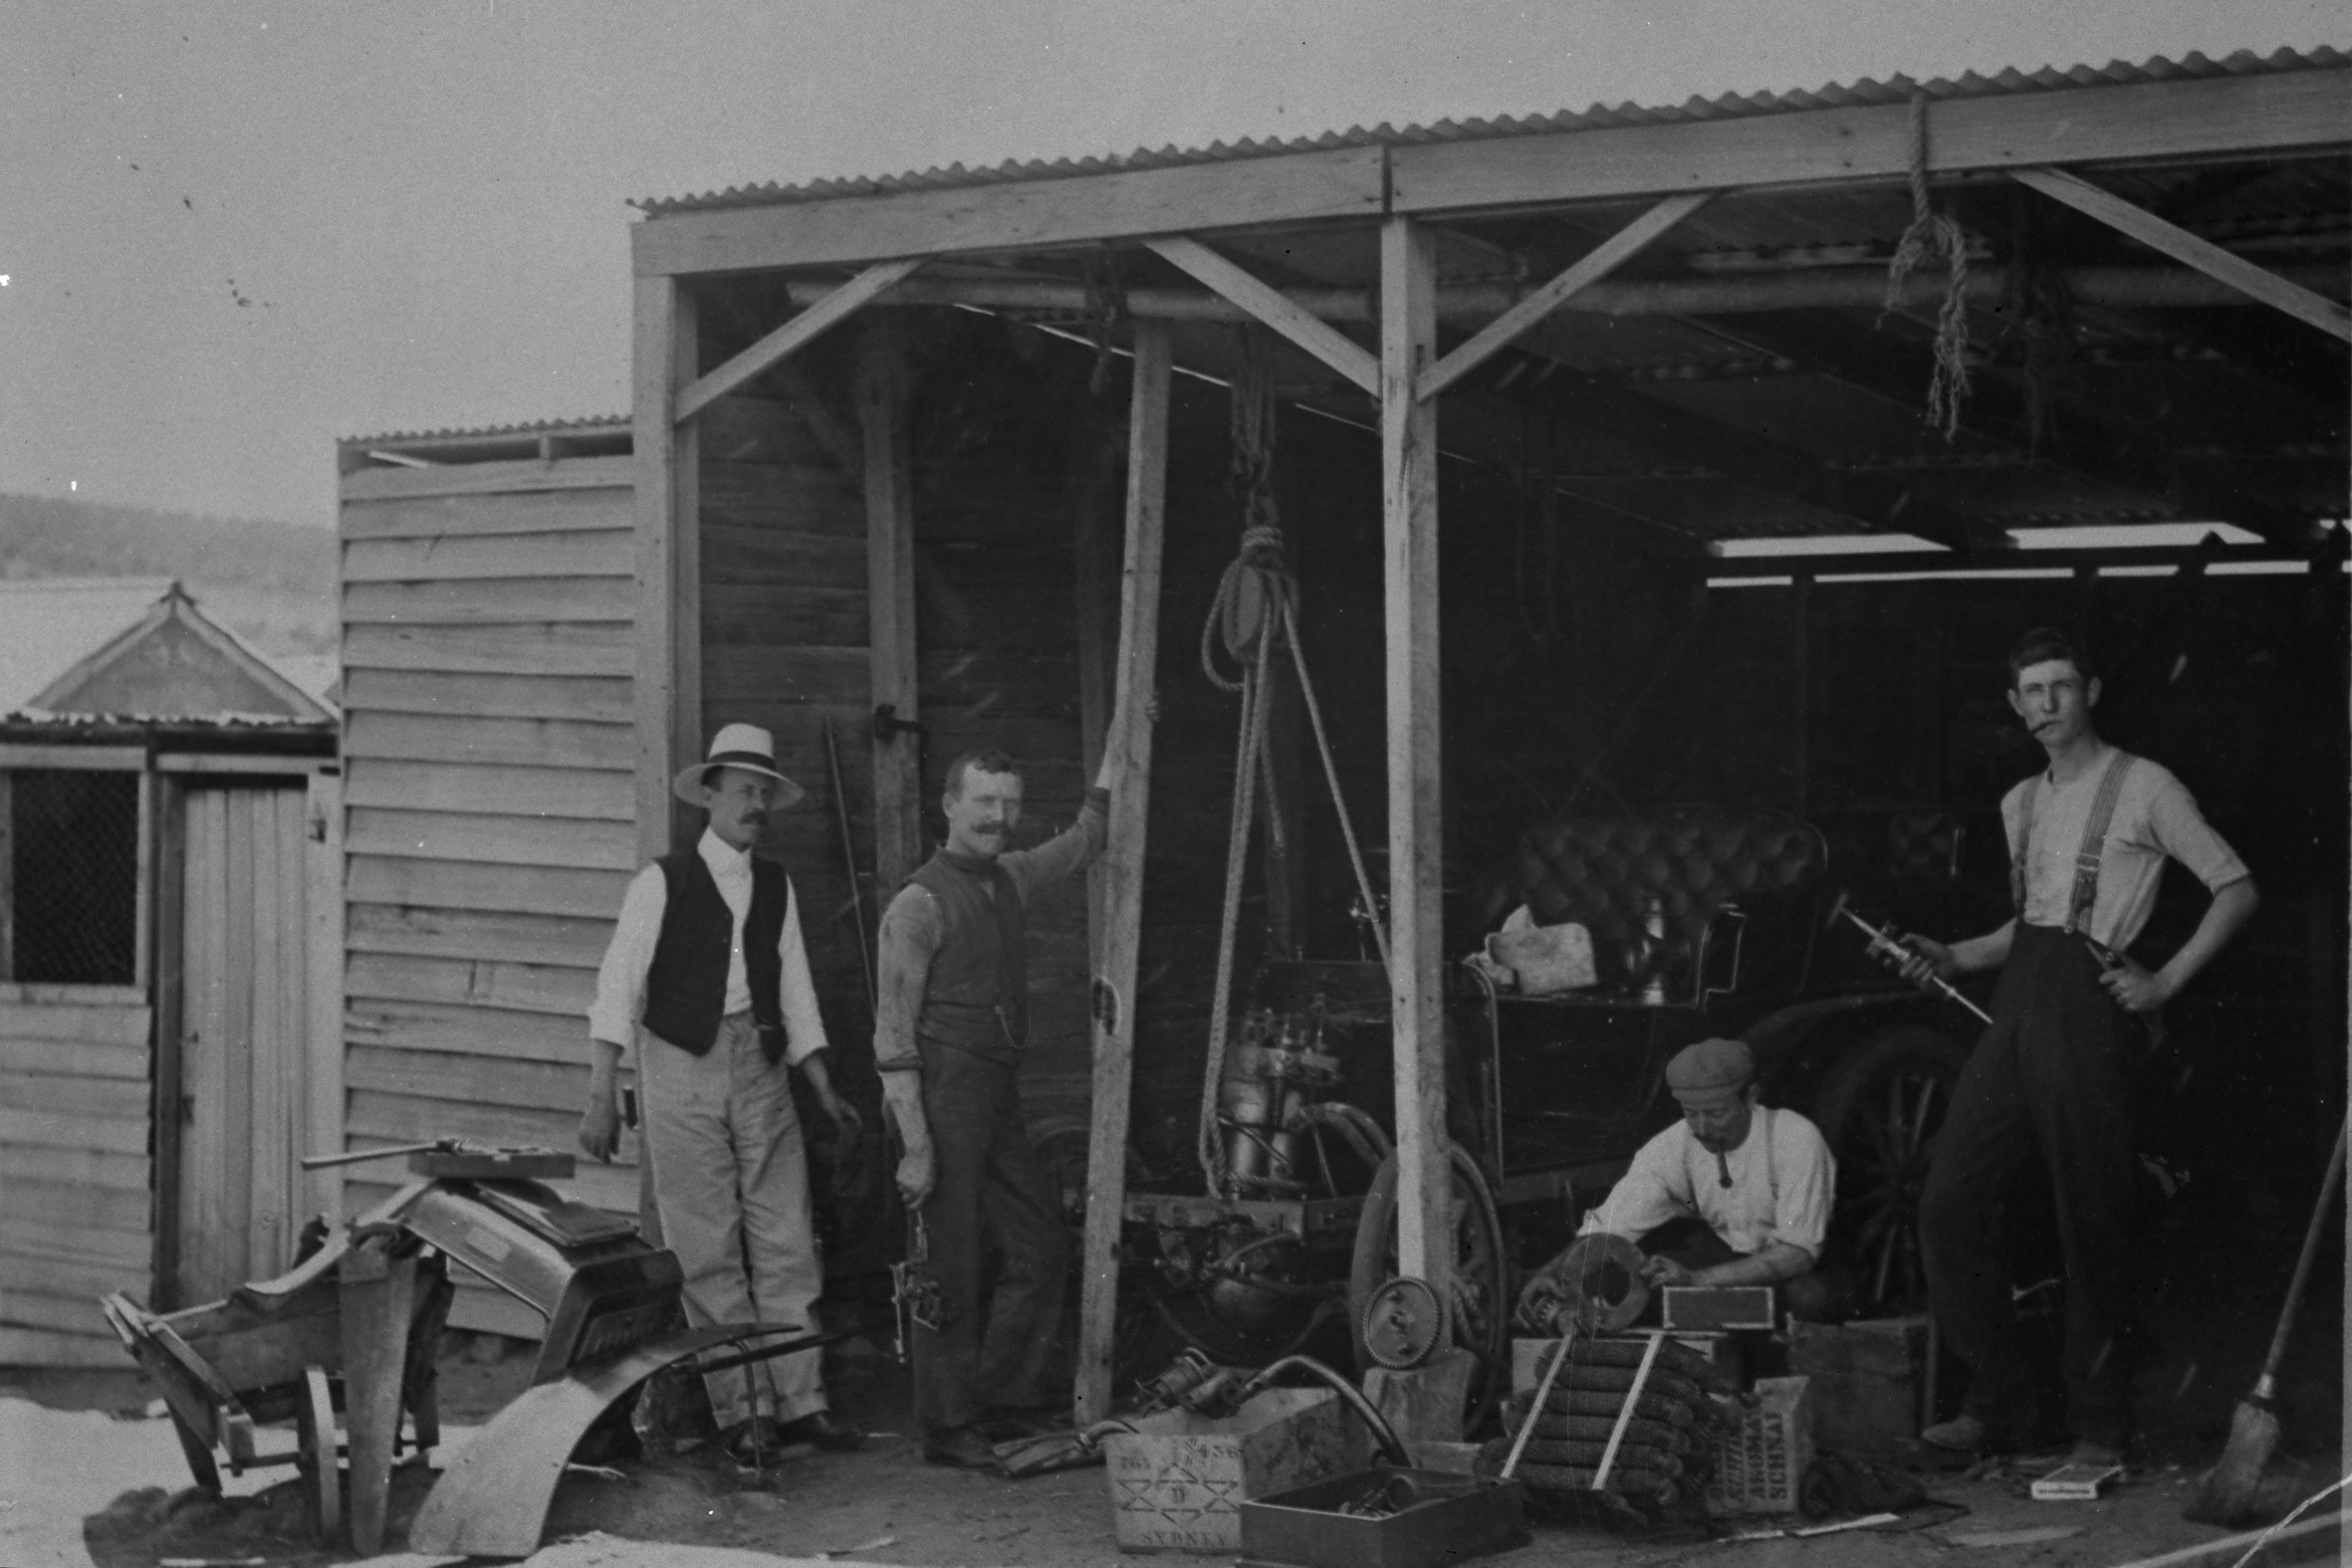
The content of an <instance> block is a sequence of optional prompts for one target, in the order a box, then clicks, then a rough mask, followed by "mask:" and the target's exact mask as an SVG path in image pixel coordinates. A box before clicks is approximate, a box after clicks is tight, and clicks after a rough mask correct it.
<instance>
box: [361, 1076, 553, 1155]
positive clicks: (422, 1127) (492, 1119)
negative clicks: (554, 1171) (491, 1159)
mask: <svg viewBox="0 0 2352 1568" xmlns="http://www.w3.org/2000/svg"><path fill="white" fill-rule="evenodd" d="M351 1128H352V1135H353V1142H354V1147H355V1146H356V1141H357V1140H358V1138H359V1137H360V1136H362V1135H364V1136H366V1137H370V1138H381V1139H384V1140H386V1141H394V1142H396V1141H401V1140H407V1139H416V1138H437V1137H458V1138H480V1139H484V1140H487V1141H489V1142H493V1143H507V1144H514V1143H522V1144H534V1143H535V1144H541V1145H544V1146H546V1147H547V1148H550V1149H561V1148H567V1147H569V1146H570V1145H571V1142H572V1138H573V1135H574V1134H575V1133H577V1132H578V1131H579V1130H580V1108H579V1107H578V1106H570V1107H567V1108H565V1109H563V1110H533V1109H531V1108H530V1107H528V1106H518V1105H469V1104H467V1103H466V1102H464V1101H462V1100H453V1099H444V1098H439V1097H435V1096H431V1095H410V1094H385V1093H382V1092H380V1091H378V1090H374V1089H354V1090H353V1091H352V1121H351Z"/></svg>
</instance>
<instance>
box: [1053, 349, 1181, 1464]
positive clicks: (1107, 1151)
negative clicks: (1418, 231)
mask: <svg viewBox="0 0 2352 1568" xmlns="http://www.w3.org/2000/svg"><path fill="white" fill-rule="evenodd" d="M1169 366H1170V354H1169V347H1168V325H1167V323H1165V322H1157V321H1138V322H1136V324H1135V393H1134V398H1133V401H1132V403H1131V404H1130V406H1129V411H1128V416H1127V418H1128V424H1127V545H1126V560H1125V565H1124V568H1123V569H1122V571H1121V573H1120V577H1119V652H1118V664H1117V674H1116V677H1115V679H1116V682H1117V688H1116V690H1117V696H1116V698H1115V699H1114V701H1115V707H1114V712H1115V714H1116V716H1117V722H1116V725H1115V727H1114V729H1113V731H1112V733H1111V734H1110V735H1109V736H1107V737H1106V738H1105V745H1106V746H1107V747H1109V748H1110V749H1111V750H1112V752H1113V755H1115V756H1116V757H1118V759H1119V761H1120V767H1119V771H1118V785H1117V787H1116V788H1115V789H1114V790H1113V791H1112V793H1111V797H1110V842H1109V845H1108V847H1107V849H1106V850H1105V852H1104V854H1103V857H1102V860H1101V862H1100V864H1099V865H1098V866H1097V868H1096V869H1095V871H1094V873H1093V875H1094V876H1095V877H1097V878H1099V880H1100V884H1101V886H1100V907H1101V908H1102V909H1103V910H1104V911H1105V912H1106V917H1107V919H1106V923H1107V927H1108V929H1107V930H1106V931H1105V932H1104V934H1103V937H1102V941H1101V952H1102V966H1101V968H1100V969H1099V970H1098V971H1097V972H1096V975H1095V979H1094V1006H1093V1014H1094V1018H1093V1033H1094V1093H1093V1113H1092V1118H1091V1122H1092V1125H1091V1127H1090V1129H1089V1131H1088V1134H1087V1140H1086V1237H1085V1247H1084V1255H1083V1259H1082V1262H1083V1266H1084V1268H1085V1276H1084V1296H1083V1299H1082V1302H1081V1304H1080V1306H1079V1317H1078V1367H1077V1387H1076V1405H1077V1420H1078V1424H1079V1425H1080V1426H1084V1425H1086V1424H1088V1423H1091V1422H1096V1421H1100V1420H1102V1419H1103V1418H1104V1417H1106V1416H1108V1415H1109V1414H1110V1401H1111V1386H1110V1357H1111V1348H1112V1337H1113V1330H1114V1329H1115V1327H1116V1325H1117V1321H1118V1293H1119V1275H1118V1242H1119V1223H1120V1220H1121V1218H1122V1217H1123V1215H1124V1213H1125V1211H1126V1207H1127V1105H1128V1090H1129V1087H1130V1085H1131V1082H1132V1079H1133V1074H1134V1061H1135V974H1136V970H1137V967H1138V961H1139V959H1140V958H1141V956H1142V945H1143V851H1144V840H1145V832H1144V830H1145V825H1146V823H1147V822H1148V820H1149V818H1150V813H1151V713H1150V709H1151V694H1152V686H1153V672H1154V671H1155V669H1156V668H1157V666H1158V663H1159V636H1160V547H1161V539H1162V535H1163V533H1164V528H1165V523H1166V513H1167V486H1168V373H1169Z"/></svg>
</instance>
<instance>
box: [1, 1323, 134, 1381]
mask: <svg viewBox="0 0 2352 1568" xmlns="http://www.w3.org/2000/svg"><path fill="white" fill-rule="evenodd" d="M100 1326H101V1327H102V1328H103V1327H105V1324H104V1322H103V1320H102V1322H101V1324H100ZM123 1365H124V1361H123V1356H122V1343H121V1341H119V1340H118V1339H117V1338H116V1337H115V1335H114V1333H113V1331H112V1330H109V1331H108V1332H107V1333H106V1335H105V1337H104V1338H101V1337H100V1336H98V1335H96V1334H73V1333H62V1332H60V1331H58V1330H56V1329H47V1328H24V1327H21V1326H18V1325H15V1324H8V1323H0V1366H5V1367H98V1368H112V1369H114V1370H116V1371H120V1370H121V1368H122V1367H123Z"/></svg>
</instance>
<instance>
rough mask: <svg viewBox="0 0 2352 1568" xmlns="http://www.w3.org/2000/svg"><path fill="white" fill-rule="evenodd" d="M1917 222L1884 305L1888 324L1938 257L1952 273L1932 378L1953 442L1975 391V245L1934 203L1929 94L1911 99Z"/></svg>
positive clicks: (1890, 277) (1933, 420) (1902, 247)
mask: <svg viewBox="0 0 2352 1568" xmlns="http://www.w3.org/2000/svg"><path fill="white" fill-rule="evenodd" d="M1910 182H1911V222H1910V224H1909V225H1908V226H1907V227H1906V228H1905V229H1904V230H1903V238H1902V240H1901V242H1900V243H1898V244H1897V245H1896V246H1895V255H1894V259H1893V260H1892V261H1890V262H1888V263H1887V291H1886V299H1885V301H1884V302H1883V304H1882V305H1881V307H1880V310H1879V319H1880V320H1881V321H1884V320H1885V319H1886V317H1887V315H1888V314H1889V313H1891V312H1892V311H1893V310H1894V309H1895V308H1896V306H1898V305H1899V304H1900V303H1901V302H1902V294H1903V284H1904V282H1905V281H1906V280H1907V279H1909V278H1910V276H1911V274H1912V272H1913V271H1914V270H1915V269H1917V268H1918V267H1920V266H1921V265H1923V264H1924V263H1926V262H1928V261H1929V260H1931V259H1932V258H1933V257H1935V256H1936V255H1938V254H1941V255H1942V256H1943V257H1944V258H1945V265H1946V266H1948V267H1949V268H1950V269H1951V271H1950V272H1949V273H1948V274H1947V275H1946V278H1945V283H1944V303H1943V304H1942V305H1941V306H1939V307H1938V308H1937V311H1936V368H1935V373H1934V374H1932V375H1930V376H1929V377H1928V423H1929V424H1931V425H1933V426H1935V427H1936V428H1937V429H1940V430H1942V431H1943V432H1944V439H1945V440H1946V441H1947V442H1949V441H1951V440H1952V439H1953V437H1954V436H1956V435H1958V434H1959V432H1960V402H1961V399H1962V398H1964V397H1966V396H1968V391H1969V361H1968V348H1969V317H1968V281H1969V245H1968V234H1967V232H1966V231H1965V230H1963V229H1962V228H1961V226H1960V222H1959V220H1958V219H1956V218H1954V217H1953V216H1952V215H1951V214H1950V213H1945V212H1938V211H1937V210H1936V209H1935V207H1934V205H1933V204H1932V203H1931V202H1930V201H1929V200H1928V96H1927V94H1925V93H1922V92H1914V93H1913V94H1912V95H1911V170H1910Z"/></svg>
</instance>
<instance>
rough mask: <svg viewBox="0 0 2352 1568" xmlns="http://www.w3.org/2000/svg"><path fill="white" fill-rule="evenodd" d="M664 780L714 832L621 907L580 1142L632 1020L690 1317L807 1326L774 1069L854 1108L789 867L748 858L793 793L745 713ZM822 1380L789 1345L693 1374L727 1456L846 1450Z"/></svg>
mask: <svg viewBox="0 0 2352 1568" xmlns="http://www.w3.org/2000/svg"><path fill="white" fill-rule="evenodd" d="M671 791H672V792H673V793H674V794H676V795H677V797H678V798H679V799H681V800H684V801H686V802H687V803H688V804H689V805H699V806H701V807H702V808H703V809H704V810H706V811H707V812H709V813H710V825H709V826H707V827H706V828H704V829H703V833H702V837H701V839H700V840H699V841H697V842H696V844H695V845H694V847H693V848H692V849H689V850H684V851H681V852H676V853H672V854H667V855H663V856H662V857H661V858H660V859H658V860H656V861H654V862H653V864H651V865H649V866H647V867H645V868H644V869H643V870H642V871H640V872H638V873H637V876H636V879H635V880H634V881H632V882H631V883H630V884H629V887H628V892H627V893H626V894H625V895H624V896H623V897H622V899H621V903H620V920H619V923H618V924H617V925H616V926H614V927H613V931H612V943H611V946H609V947H608V948H606V949H605V950H604V963H603V967H602V968H601V969H599V970H598V971H597V974H596V1001H595V1005H594V1006H593V1007H592V1008H589V1009H588V1034H589V1037H590V1038H591V1040H592V1041H593V1045H594V1059H593V1061H592V1063H591V1064H590V1071H589V1076H588V1111H587V1114H586V1115H584V1116H583V1117H582V1118H581V1124H580V1143H581V1147H582V1148H583V1149H586V1150H587V1151H588V1153H589V1154H591V1155H593V1156H595V1157H596V1158H597V1159H599V1160H605V1159H610V1158H611V1156H612V1151H613V1148H614V1146H615V1145H616V1144H617V1143H618V1141H619V1136H620V1117H619V1113H618V1111H617V1109H616V1108H615V1104H614V1078H615V1076H616V1075H617V1072H618V1069H619V1066H620V1060H621V1057H622V1056H623V1055H625V1054H626V1053H627V1051H628V1049H629V1046H630V1044H631V1043H632V1041H634V1040H635V1039H636V1037H637V1034H638V1030H639V1027H640V1025H641V1026H642V1029H643V1036H644V1043H643V1044H642V1045H641V1046H640V1047H639V1049H638V1051H637V1091H638V1096H639V1099H640V1100H641V1102H642V1108H643V1117H644V1146H643V1153H642V1158H643V1159H644V1160H645V1162H646V1164H647V1166H648V1167H649V1169H650V1172H651V1175H652V1193H653V1206H654V1211H655V1213H656V1215H657V1216H658V1217H659V1219H660V1222H661V1235H662V1240H663V1241H664V1243H665V1244H667V1245H668V1247H669V1248H670V1250H671V1251H673V1252H675V1253H676V1254H677V1256H678V1265H679V1267H680V1268H681V1269H683V1270H684V1272H685V1276H686V1280H685V1300H686V1316H687V1318H688V1320H689V1321H690V1322H692V1323H694V1324H695V1325H696V1326H698V1327H699V1326H701V1325H704V1324H711V1323H745V1322H753V1321H759V1322H768V1323H788V1324H806V1325H810V1326H814V1324H815V1319H814V1316H813V1310H812V1309H813V1308H814V1306H815V1304H816V1301H817V1297H818V1295H819V1294H820V1293H821V1292H822V1291H823V1287H824V1271H823V1267H822V1266H821V1264H820V1263H819V1260H818V1256H817V1243H816V1232H815V1229H814V1225H813V1217H812V1212H811V1209H810V1201H809V1167H808V1159H807V1154H806V1150H805V1148H804V1145H803V1143H802V1138H801V1123H800V1118H799V1116H798V1114H797V1113H796V1112H795V1111H794V1108H793V1095H792V1083H791V1074H790V1072H789V1071H788V1070H787V1068H788V1067H790V1066H798V1067H799V1068H800V1069H801V1071H802V1072H803V1073H804V1074H806V1075H807V1076H808V1079H809V1084H810V1087H811V1088H813V1089H815V1090H816V1092H817V1099H818V1102H819V1103H820V1104H822V1105H823V1107H824V1109H825V1113H826V1114H827V1115H829V1116H831V1117H832V1119H833V1122H834V1125H835V1126H836V1127H838V1128H839V1129H840V1130H841V1131H842V1132H843V1134H844V1135H849V1134H853V1133H854V1131H855V1128H856V1125H857V1114H856V1112H855V1111H854V1110H852V1109H851V1108H850V1107H849V1106H848V1105H847V1104H846V1103H844V1102H843V1101H842V1100H841V1098H840V1096H839V1095H837V1094H835V1093H834V1092H833V1086H832V1081H831V1078H830V1077H829V1075H828V1074H827V1072H826V1070H825V1055H824V1049H825V1038H824V1024H823V1020H822V1019H821V1018H820V1017H819V1016H818V1011H817V992H816V988H815V987H814V986H813V985H812V984H811V982H810V978H809V959H808V955H807V953H806V952H805V951H804V950H803V948H802V945H801V912H800V906H799V903H798V901H797V900H796V899H795V898H794V896H793V886H792V879H791V878H789V877H787V876H786V875H785V873H784V867H782V866H780V865H778V864H777V863H776V862H775V861H773V860H765V859H762V858H760V857H759V856H757V855H755V854H754V853H753V852H752V851H753V850H754V848H755V847H757V845H758V843H759V840H760V832H761V829H762V828H763V827H765V826H766V825H767V821H768V813H769V812H770V811H772V810H776V809H778V808H781V807H783V806H788V805H791V804H792V803H793V802H794V801H796V800H799V799H800V798H801V796H802V794H803V793H804V791H803V790H802V788H801V786H800V785H798V784H794V783H793V782H792V781H791V780H790V779H787V778H785V777H784V775H783V774H781V773H778V772H777V771H776V745H775V742H774V740H773V739H772V738H771V737H770V735H769V734H768V732H767V731H766V730H762V729H758V728H756V727H754V726H752V725H748V724H730V725H728V726H727V727H726V728H724V729H722V730H721V731H719V733H718V735H717V736H716V737H715V738H714V739H713V740H712V741H711V746H710V755H709V756H708V757H706V758H705V759H704V760H703V761H702V762H701V763H699V764H697V765H696V766H694V767H691V768H688V769H686V770H685V771H684V772H683V773H681V774H679V775H678V777H677V780H676V781H675V783H673V784H672V785H671ZM820 1372H821V1369H820V1366H819V1362H818V1358H817V1357H816V1356H815V1355H813V1354H800V1355H792V1356H785V1357H781V1358H779V1359H776V1360H772V1361H762V1362H754V1363H752V1364H751V1366H749V1367H748V1368H744V1369H740V1370H730V1371H726V1372H717V1373H712V1374H710V1375H709V1376H708V1377H706V1378H705V1379H704V1384H705V1386H706V1387H707V1388H708V1390H709V1391H710V1400H711V1411H712V1414H713V1415H714V1416H715V1417H716V1418H717V1419H718V1423H719V1430H720V1435H721V1438H722V1440H723V1441H724V1442H725V1443H726V1444H727V1446H728V1448H729V1451H730V1452H732V1453H736V1454H738V1455H739V1456H751V1455H754V1454H756V1453H758V1452H759V1451H760V1449H762V1448H763V1447H764V1448H768V1449H771V1450H772V1449H774V1448H775V1447H777V1446H778V1445H779V1444H782V1443H793V1442H807V1443H814V1444H816V1445H817V1446H819V1447H820V1448H826V1449H854V1448H857V1447H859V1446H860V1445H861V1444H862V1443H863V1442H864V1438H863V1436H862V1435H861V1434H859V1433H857V1432H856V1431H854V1430H852V1429H850V1428H849V1427H846V1426H843V1425H842V1424H841V1423H839V1422H838V1421H835V1420H834V1419H833V1417H832V1415H831V1413H830V1412H829V1410H828V1409H827V1407H826V1403H825V1397H824V1386H823V1381H822V1379H821V1376H820Z"/></svg>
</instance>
